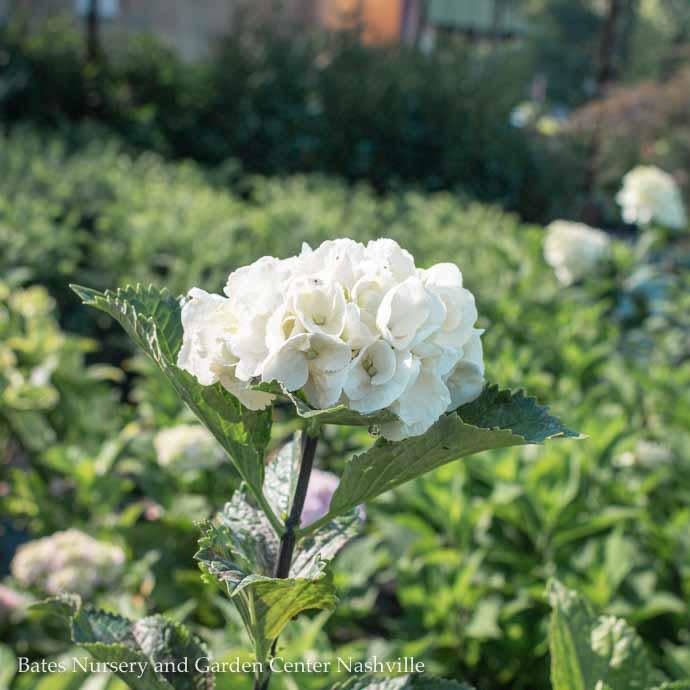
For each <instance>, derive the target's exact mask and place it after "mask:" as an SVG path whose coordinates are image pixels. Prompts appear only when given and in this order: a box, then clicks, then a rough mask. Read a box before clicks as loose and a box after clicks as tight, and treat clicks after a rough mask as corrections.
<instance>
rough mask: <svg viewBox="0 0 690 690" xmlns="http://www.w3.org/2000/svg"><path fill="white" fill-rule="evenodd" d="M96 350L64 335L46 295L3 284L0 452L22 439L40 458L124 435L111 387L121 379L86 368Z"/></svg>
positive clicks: (0, 286) (110, 371) (0, 288)
mask: <svg viewBox="0 0 690 690" xmlns="http://www.w3.org/2000/svg"><path fill="white" fill-rule="evenodd" d="M93 349H94V343H92V342H90V341H87V340H84V339H82V338H77V337H75V336H72V335H69V334H67V333H64V332H63V331H62V330H61V329H60V327H59V325H58V323H57V320H56V309H55V302H54V300H53V299H52V298H51V297H50V295H49V294H48V292H47V291H46V290H45V289H44V288H42V287H40V286H35V287H31V288H24V289H13V288H12V287H11V285H10V284H7V283H4V282H2V283H0V444H2V445H5V444H7V443H9V442H10V441H11V439H13V438H14V439H16V440H18V441H19V442H20V443H21V444H22V446H23V447H24V448H25V449H27V450H30V451H40V450H43V449H45V448H47V447H48V446H49V445H50V444H51V443H54V442H55V440H56V439H57V438H58V437H59V438H60V439H61V440H63V441H74V440H76V439H78V440H79V441H80V442H82V443H83V445H84V446H85V447H89V444H88V441H87V439H88V438H89V437H91V438H93V437H94V436H98V435H99V434H101V433H108V432H110V433H114V432H115V431H116V430H117V413H116V412H115V409H116V405H115V396H114V395H113V394H112V391H111V390H110V389H109V387H108V386H107V385H106V384H105V380H107V378H108V377H112V376H115V377H116V378H117V377H118V375H119V371H118V370H117V369H112V368H108V367H89V368H87V367H85V364H84V358H85V355H86V353H87V352H90V351H91V350H93ZM94 407H100V408H101V409H102V411H103V413H104V415H103V416H100V415H98V414H95V413H94ZM108 413H110V414H113V416H114V419H111V420H110V421H108V420H107V415H108Z"/></svg>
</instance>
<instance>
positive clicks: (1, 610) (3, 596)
mask: <svg viewBox="0 0 690 690" xmlns="http://www.w3.org/2000/svg"><path fill="white" fill-rule="evenodd" d="M29 603H30V601H29V598H28V597H26V596H24V595H23V594H21V593H20V592H17V591H15V590H14V589H11V588H10V587H5V585H0V623H4V622H5V621H8V620H10V619H12V618H14V617H15V616H17V615H18V614H21V612H22V611H23V610H24V609H25V608H26V607H27V606H28V605H29Z"/></svg>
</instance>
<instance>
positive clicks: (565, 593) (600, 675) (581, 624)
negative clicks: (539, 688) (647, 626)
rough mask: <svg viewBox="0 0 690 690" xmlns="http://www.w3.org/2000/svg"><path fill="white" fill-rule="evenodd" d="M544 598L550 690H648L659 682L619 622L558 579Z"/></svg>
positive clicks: (631, 635)
mask: <svg viewBox="0 0 690 690" xmlns="http://www.w3.org/2000/svg"><path fill="white" fill-rule="evenodd" d="M549 600H550V603H551V608H552V614H551V622H550V625H549V647H550V650H551V682H552V684H553V690H600V688H609V689H610V690H649V688H652V687H654V686H655V685H657V684H659V683H660V682H661V681H662V680H663V679H662V677H661V676H660V674H659V672H658V671H656V670H655V669H654V667H653V666H652V664H651V662H650V660H649V657H648V656H647V652H646V650H645V648H644V645H643V643H642V640H641V639H640V637H639V636H638V635H637V633H636V632H635V630H634V629H633V628H632V627H631V626H630V625H628V624H627V623H626V622H625V621H624V620H622V619H620V618H614V617H613V616H597V615H596V614H595V613H594V612H593V610H592V608H591V606H590V605H589V603H588V602H587V601H586V600H585V599H583V598H582V597H581V596H579V595H578V594H577V593H576V592H574V591H572V590H569V589H566V588H565V587H564V586H563V585H562V584H561V583H559V582H557V581H552V582H551V583H550V585H549Z"/></svg>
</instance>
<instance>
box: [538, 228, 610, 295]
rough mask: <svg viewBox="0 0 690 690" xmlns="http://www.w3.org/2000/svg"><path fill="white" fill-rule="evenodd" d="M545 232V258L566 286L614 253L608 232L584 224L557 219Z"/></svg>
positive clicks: (582, 276)
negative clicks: (611, 252)
mask: <svg viewBox="0 0 690 690" xmlns="http://www.w3.org/2000/svg"><path fill="white" fill-rule="evenodd" d="M546 231H547V234H546V239H545V240H544V258H545V259H546V262H547V263H548V264H549V265H550V266H551V267H552V268H553V269H554V271H555V272H556V278H558V280H559V282H560V283H562V284H563V285H571V284H572V283H574V282H576V281H577V280H580V279H581V278H584V277H585V276H586V275H587V274H588V273H591V271H592V270H594V269H595V268H596V266H597V264H599V262H601V261H602V260H603V259H605V258H607V257H608V256H609V253H610V251H611V240H610V239H609V237H608V236H607V235H606V233H605V232H602V231H601V230H596V229H595V228H590V227H589V226H588V225H584V224H583V223H572V222H570V221H567V220H555V221H553V223H550V224H549V225H548V226H547V228H546Z"/></svg>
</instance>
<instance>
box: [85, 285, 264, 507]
mask: <svg viewBox="0 0 690 690" xmlns="http://www.w3.org/2000/svg"><path fill="white" fill-rule="evenodd" d="M71 287H72V289H73V290H74V291H75V292H76V293H77V295H79V297H80V298H81V299H82V301H83V302H84V304H87V305H89V306H93V307H95V308H97V309H100V310H101V311H104V312H105V313H106V314H109V315H110V316H112V317H113V318H114V319H115V320H117V321H118V322H119V323H120V324H121V325H122V327H123V328H124V329H125V331H127V333H128V334H129V336H130V337H131V338H132V339H133V340H134V342H135V343H137V345H139V347H141V348H142V349H143V350H144V352H146V354H148V355H149V356H150V357H151V359H153V361H154V362H155V363H156V364H157V365H158V366H159V367H160V369H161V371H162V372H163V373H164V374H165V376H166V377H167V378H168V380H169V381H170V383H171V384H172V386H173V387H174V388H175V390H176V391H177V393H178V394H179V395H180V397H181V398H182V399H183V400H184V401H185V402H186V403H187V405H188V406H189V407H190V408H191V409H192V411H193V412H194V413H195V414H196V416H197V417H198V418H199V419H200V421H201V422H202V423H203V424H204V425H205V426H206V427H207V428H208V429H209V430H210V431H211V433H212V434H213V435H214V436H215V437H216V439H217V440H218V441H219V442H220V444H221V445H222V446H223V448H225V450H226V451H227V453H228V455H229V456H230V459H231V460H232V462H233V463H234V464H235V466H236V468H237V470H238V472H239V473H240V475H241V476H242V478H243V479H244V481H245V482H247V484H248V485H249V487H250V488H251V490H252V493H254V495H255V496H257V498H260V497H261V486H262V484H263V478H264V462H263V457H264V452H265V450H266V445H267V444H268V441H269V439H270V433H271V412H270V410H266V411H263V412H252V411H251V410H248V409H247V408H245V407H244V406H243V405H242V404H241V403H240V402H239V400H237V398H235V397H234V396H233V395H231V394H230V393H229V392H228V391H226V390H225V389H224V388H223V387H222V386H221V385H220V384H215V385H213V386H202V385H200V384H199V383H197V381H196V380H195V379H194V377H193V376H191V375H190V374H188V373H187V372H185V371H182V370H181V369H178V368H177V366H176V362H177V353H178V351H179V349H180V346H181V344H182V334H183V331H182V322H181V318H180V313H181V308H180V304H179V302H178V300H177V299H175V298H174V297H173V296H172V295H171V294H170V293H169V292H168V291H167V290H159V289H157V288H154V287H153V286H149V287H148V288H144V287H142V286H141V285H137V286H136V287H132V286H128V287H126V288H120V289H118V290H116V291H110V290H106V291H105V292H98V291H96V290H91V289H89V288H85V287H81V286H78V285H73V286H71Z"/></svg>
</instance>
